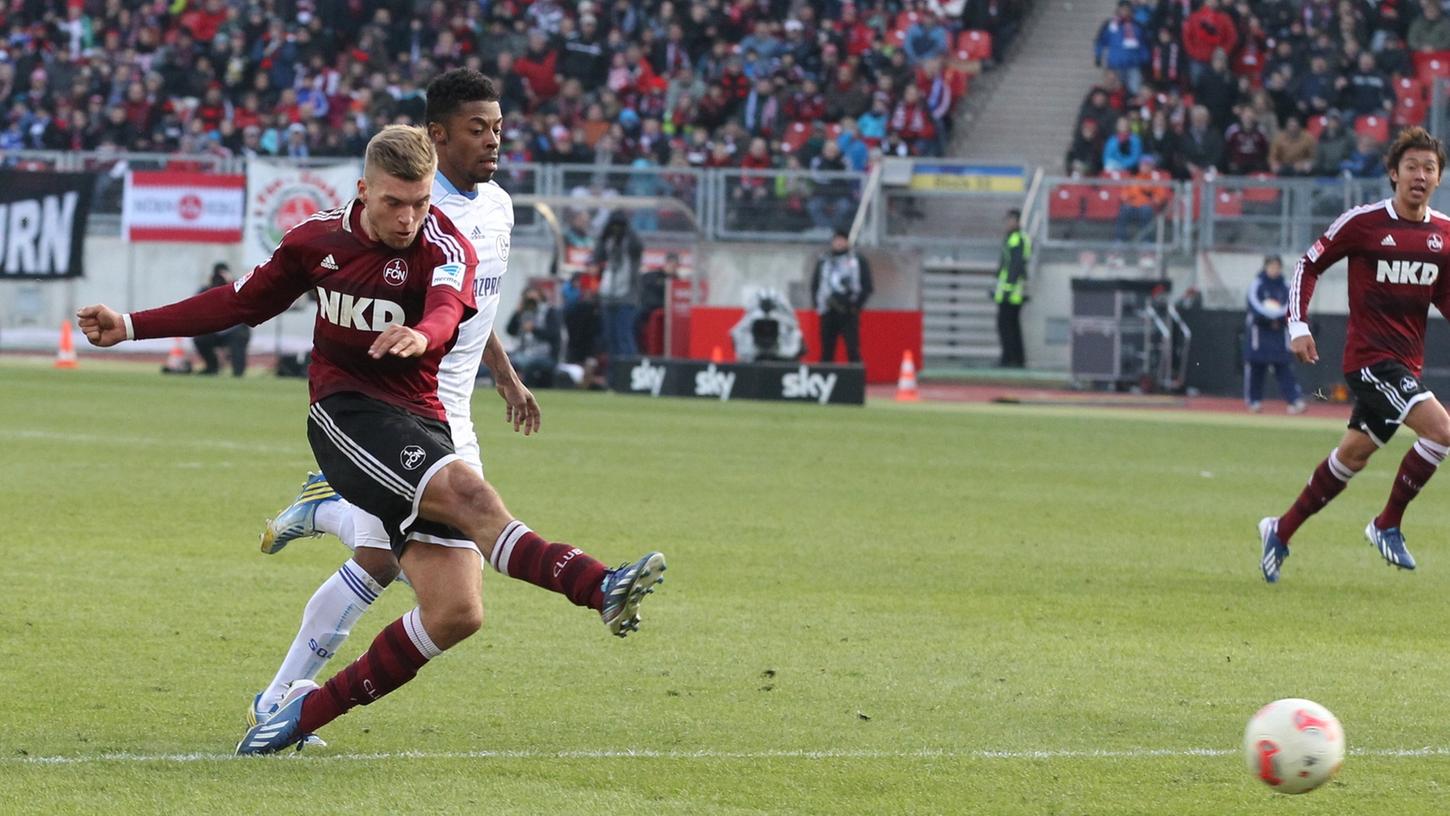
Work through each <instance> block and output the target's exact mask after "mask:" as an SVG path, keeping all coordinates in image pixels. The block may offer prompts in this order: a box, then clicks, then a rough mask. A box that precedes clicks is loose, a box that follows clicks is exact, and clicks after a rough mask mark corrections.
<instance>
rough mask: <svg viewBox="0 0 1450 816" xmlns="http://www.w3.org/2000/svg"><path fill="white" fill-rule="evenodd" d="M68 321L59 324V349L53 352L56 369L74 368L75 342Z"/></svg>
mask: <svg viewBox="0 0 1450 816" xmlns="http://www.w3.org/2000/svg"><path fill="white" fill-rule="evenodd" d="M71 332H72V328H71V324H70V321H69V320H67V321H65V322H64V323H61V324H60V347H59V348H57V349H56V351H55V367H56V368H75V367H76V341H75V336H74V335H73V334H72V333H71Z"/></svg>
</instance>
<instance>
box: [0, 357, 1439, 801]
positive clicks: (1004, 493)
mask: <svg viewBox="0 0 1450 816" xmlns="http://www.w3.org/2000/svg"><path fill="white" fill-rule="evenodd" d="M539 397H540V400H541V403H542V405H543V409H544V427H543V431H542V433H541V434H540V435H538V436H536V437H530V438H524V437H522V436H520V435H515V434H514V433H512V431H511V429H510V428H509V427H508V426H507V425H506V424H505V422H504V419H503V413H504V409H503V405H502V402H501V401H500V400H499V399H498V398H497V396H496V395H495V394H493V393H492V391H491V390H487V389H481V390H480V391H479V392H478V393H477V395H476V397H475V405H474V409H475V420H476V422H477V423H478V427H479V434H480V437H481V441H482V446H483V451H484V460H485V467H486V469H487V473H488V476H489V478H490V480H491V481H492V482H493V483H494V484H495V485H496V486H497V487H498V489H499V490H500V492H501V493H502V495H503V496H504V498H505V501H506V502H507V504H508V506H509V508H510V509H511V510H512V511H513V512H514V513H515V514H516V515H517V516H518V517H519V518H520V519H522V520H524V521H525V522H526V523H528V524H529V525H530V526H532V527H533V528H534V529H536V530H537V531H539V532H540V533H541V534H542V535H544V536H545V537H546V538H549V539H551V540H562V541H568V542H571V543H574V544H577V545H578V546H580V547H583V548H584V549H585V550H586V551H588V552H590V553H592V554H594V555H596V556H597V557H599V558H601V559H602V560H604V561H606V562H609V563H619V562H622V561H625V560H630V559H634V558H636V557H638V556H639V555H640V554H641V553H643V552H645V551H648V550H651V549H660V550H663V551H664V552H665V553H666V554H667V555H668V557H669V564H670V570H669V573H668V580H667V581H666V582H665V583H664V585H663V586H662V587H661V588H660V590H659V591H658V592H657V593H656V594H654V595H652V596H650V599H649V601H648V602H647V603H646V604H645V605H644V606H643V607H642V615H643V622H642V626H641V631H640V632H639V633H638V634H635V635H631V636H630V637H629V638H627V639H624V640H619V639H616V638H612V637H609V636H608V634H607V633H606V631H605V629H604V627H603V626H602V625H601V624H600V623H599V620H598V618H597V616H595V615H594V614H593V613H590V612H587V611H585V610H581V609H578V608H575V607H572V606H570V605H569V604H568V603H567V602H566V601H564V600H563V599H562V598H560V597H557V596H554V595H552V594H550V593H547V592H545V591H542V590H540V589H538V588H535V587H532V586H529V585H526V584H523V583H520V582H518V581H512V580H510V579H507V578H505V577H503V576H501V575H499V574H497V573H494V572H489V573H488V574H487V575H485V577H484V605H485V618H486V620H485V623H484V629H483V631H482V632H480V633H479V634H478V635H476V636H474V637H473V638H472V639H470V640H468V641H466V642H464V643H463V644H460V645H459V646H458V647H456V648H455V649H453V650H451V651H449V652H448V653H447V654H445V655H443V656H442V657H440V658H438V659H436V660H434V661H433V662H432V663H431V664H429V665H428V666H427V667H426V668H425V669H423V671H422V672H421V673H420V674H419V676H418V678H417V679H416V680H414V681H413V682H412V683H411V684H409V685H408V686H407V687H405V688H403V689H401V690H399V691H398V692H396V693H395V694H393V695H392V696H389V697H388V698H386V699H384V700H381V701H379V702H378V703H376V704H375V705H372V706H368V707H366V708H359V709H355V710H354V711H353V712H351V713H350V714H348V715H347V716H345V717H343V718H342V719H340V720H338V721H337V722H335V723H333V724H331V725H329V726H328V727H327V728H325V729H323V732H322V736H323V737H325V738H326V739H327V740H328V741H329V742H330V745H329V746H328V747H327V748H324V749H320V750H315V751H314V750H310V749H309V750H308V751H306V752H303V753H300V754H298V753H292V754H289V755H285V756H272V757H259V758H245V759H238V758H234V757H232V756H231V752H232V749H233V747H234V746H235V744H236V742H237V740H238V739H239V738H240V737H241V734H242V732H243V730H244V728H243V723H242V718H243V714H244V712H245V709H246V706H247V704H248V702H249V701H250V699H251V696H252V694H253V693H255V692H256V691H257V690H258V689H260V688H261V687H262V686H263V685H264V684H265V683H266V682H267V681H268V680H269V679H270V677H271V675H272V673H273V672H274V671H275V669H276V666H277V664H278V662H280V660H281V657H282V655H283V652H284V650H285V648H286V646H287V644H288V643H289V642H290V640H291V638H292V636H293V634H294V633H295V632H296V627H297V622H298V619H299V616H300V614H301V610H302V607H303V605H304V604H305V602H306V601H307V599H308V597H309V596H310V595H311V593H312V592H313V590H314V589H315V588H316V587H317V585H318V584H319V583H320V582H321V581H322V580H324V579H325V578H327V577H328V576H329V575H330V574H331V573H332V572H333V571H334V570H335V569H336V568H337V566H338V564H339V563H341V562H342V561H343V560H344V559H345V558H346V550H345V549H344V548H343V547H342V546H341V545H340V544H339V543H338V542H337V541H336V540H335V539H331V538H323V539H318V540H304V541H301V542H298V543H295V544H293V545H292V546H290V547H288V548H287V549H286V550H285V551H284V552H282V553H280V554H278V555H275V556H264V555H262V554H260V552H259V551H258V549H257V536H258V533H259V531H260V529H261V524H262V522H263V520H264V519H265V518H267V517H268V516H269V515H271V514H273V513H275V512H276V511H277V510H278V509H280V508H281V507H283V506H285V505H286V504H287V503H288V502H289V501H290V500H291V498H292V496H293V495H294V494H295V492H296V490H297V489H298V487H299V486H300V485H301V483H302V480H303V477H304V476H305V474H306V472H307V470H308V469H309V468H312V467H314V465H313V462H312V456H311V453H310V451H309V450H308V447H307V443H306V439H305V414H306V408H307V391H306V387H305V384H304V383H303V382H301V381H299V380H277V379H273V378H270V377H262V376H254V377H248V378H244V379H242V380H233V379H231V378H209V379H203V378H198V377H162V376H160V375H158V374H156V373H155V371H154V369H153V368H149V367H148V368H145V369H139V368H136V367H129V366H125V365H117V364H110V365H107V364H104V363H101V364H98V363H95V362H93V361H91V360H89V359H88V360H85V361H83V363H82V367H81V368H80V369H79V370H75V371H54V370H51V369H50V368H49V367H48V366H45V365H38V364H24V363H18V362H14V361H6V362H3V363H0V416H3V417H4V419H3V421H0V552H3V555H4V563H5V566H6V571H7V575H6V577H7V578H8V582H7V583H8V586H7V587H6V588H5V591H4V592H0V622H3V626H4V627H5V630H6V631H5V634H4V636H3V637H0V688H3V689H4V693H3V694H0V813H5V814H10V813H43V814H62V813H103V814H133V813H134V814H163V813H164V814H172V813H174V814H206V813H218V814H227V815H228V816H240V815H241V814H278V813H306V814H333V813H336V814H357V813H360V812H377V813H420V814H422V813H426V814H453V813H458V814H482V813H489V814H495V813H497V814H515V813H517V814H594V815H597V814H614V813H621V814H625V813H627V814H639V813H649V814H766V813H769V814H897V813H902V814H916V813H922V814H932V813H942V814H948V813H950V814H957V813H962V814H993V815H994V816H995V815H996V814H1114V815H1116V814H1175V815H1178V814H1205V816H1208V815H1212V816H1223V815H1224V814H1259V813H1264V814H1356V816H1372V815H1373V814H1396V816H1399V815H1400V814H1429V813H1444V812H1447V811H1450V787H1447V785H1450V734H1447V725H1450V714H1447V711H1450V682H1447V680H1450V661H1447V657H1446V655H1447V634H1446V628H1447V627H1446V617H1447V605H1446V598H1447V597H1450V556H1446V555H1445V536H1444V531H1445V530H1446V529H1447V524H1450V512H1447V504H1450V503H1447V499H1446V497H1447V496H1450V476H1441V477H1440V478H1441V479H1444V480H1445V481H1446V483H1445V484H1441V483H1439V481H1435V482H1431V483H1430V485H1429V486H1428V488H1427V489H1426V491H1425V493H1424V495H1423V496H1422V497H1421V498H1420V499H1419V500H1418V501H1417V502H1416V503H1415V504H1414V505H1413V506H1412V507H1411V508H1410V511H1409V513H1408V514H1407V516H1406V523H1405V532H1406V536H1407V538H1408V541H1409V544H1410V548H1411V550H1412V551H1413V552H1414V553H1415V555H1416V557H1417V558H1418V559H1419V562H1420V569H1419V570H1418V571H1416V572H1414V573H1406V572H1400V571H1397V570H1394V569H1390V568H1388V567H1386V566H1385V565H1384V563H1383V562H1382V561H1381V559H1380V558H1379V556H1378V555H1377V553H1375V552H1374V551H1373V550H1372V549H1371V547H1370V546H1369V545H1368V543H1367V542H1366V541H1365V540H1364V538H1363V535H1362V532H1361V531H1362V529H1363V527H1364V525H1365V522H1366V521H1367V520H1368V519H1369V518H1370V517H1371V516H1372V515H1374V514H1375V513H1376V512H1377V511H1378V510H1379V508H1380V506H1381V504H1382V503H1383V501H1384V498H1385V496H1386V494H1387V493H1388V490H1389V487H1390V483H1391V478H1392V476H1393V474H1394V469H1395V466H1396V463H1397V462H1398V460H1399V457H1400V456H1401V455H1402V454H1403V452H1404V451H1405V450H1406V449H1407V446H1408V442H1409V441H1410V440H1409V439H1408V438H1407V437H1408V434H1407V433H1406V434H1402V435H1401V437H1400V438H1397V439H1395V440H1394V442H1393V443H1392V444H1391V446H1390V447H1389V448H1388V449H1387V450H1386V451H1385V452H1383V453H1382V454H1380V455H1379V456H1378V457H1377V458H1376V460H1375V461H1374V462H1372V463H1371V465H1370V467H1369V468H1368V469H1367V470H1366V471H1365V472H1364V473H1362V474H1360V475H1359V476H1358V477H1357V478H1356V479H1355V480H1354V482H1353V483H1352V484H1351V485H1350V487H1349V489H1348V490H1347V491H1346V492H1345V493H1344V495H1343V496H1341V497H1340V499H1339V500H1337V501H1336V502H1334V503H1333V504H1332V505H1330V506H1329V507H1328V508H1327V509H1326V510H1325V511H1324V512H1322V513H1321V514H1319V515H1318V516H1316V517H1315V518H1313V519H1312V520H1310V522H1309V523H1308V524H1306V525H1305V527H1304V528H1303V530H1302V531H1301V532H1300V533H1299V535H1298V536H1297V538H1296V540H1295V542H1294V553H1293V556H1292V557H1291V558H1290V559H1289V560H1288V561H1287V562H1286V563H1285V567H1284V575H1283V579H1282V581H1281V583H1280V584H1278V585H1277V586H1268V585H1266V584H1265V583H1264V582H1263V580H1262V578H1261V577H1260V575H1259V571H1258V559H1259V552H1258V550H1259V544H1258V538H1257V534H1256V531H1255V524H1256V522H1257V521H1258V520H1259V518H1260V517H1262V516H1265V515H1272V514H1277V513H1279V512H1281V511H1282V510H1283V509H1284V508H1285V507H1287V506H1288V504H1289V502H1290V501H1291V500H1292V499H1293V497H1294V495H1295V494H1296V493H1297V492H1298V490H1299V489H1300V487H1301V486H1302V485H1303V484H1304V482H1305V480H1306V479H1307V478H1308V475H1309V473H1310V471H1311V470H1312V469H1313V467H1314V466H1315V465H1316V463H1317V462H1319V461H1320V460H1321V459H1322V458H1323V457H1324V456H1325V455H1326V454H1327V453H1328V452H1329V450H1330V448H1331V447H1333V445H1334V442H1335V440H1336V439H1337V437H1338V435H1339V433H1340V429H1341V428H1342V424H1343V423H1342V421H1332V420H1327V419H1308V418H1304V417H1298V418H1284V417H1269V416H1259V417H1249V416H1233V415H1223V414H1194V413H1185V412H1173V411H1150V410H1138V411H1128V410H1078V409H1066V408H1051V407H1012V406H989V405H976V406H971V405H939V404H924V405H917V406H900V405H896V404H892V403H885V404H883V403H873V404H870V405H868V406H867V407H865V408H864V409H861V408H822V407H817V406H800V405H785V404H768V403H755V404H749V403H724V404H722V403H718V402H713V401H688V400H650V399H647V398H641V397H633V396H623V395H613V394H586V393H563V392H548V391H545V392H541V393H540V394H539ZM412 605H413V599H412V594H411V592H410V590H409V589H408V588H407V587H406V586H404V585H402V584H397V585H394V586H393V587H392V588H390V589H389V590H388V591H387V592H386V593H385V594H384V595H383V597H382V598H381V599H380V600H379V601H378V603H377V604H375V607H374V609H373V610H372V611H370V612H369V613H368V615H367V616H366V617H364V618H363V619H362V621H361V622H360V623H359V624H358V626H357V627H356V628H355V630H354V633H353V637H352V638H351V639H350V640H349V641H348V642H347V643H346V644H345V645H344V647H343V648H342V650H341V652H340V655H339V658H338V659H336V660H334V661H333V663H332V664H331V665H329V666H328V668H327V669H325V670H324V678H325V677H326V676H328V675H330V674H331V673H332V672H333V671H336V670H337V669H339V668H341V667H342V666H343V665H345V664H344V661H347V660H352V659H353V658H355V657H356V656H357V655H358V654H360V653H361V652H362V651H363V650H364V649H366V648H367V646H368V644H369V642H370V641H371V640H372V637H373V635H374V634H375V633H376V632H377V631H378V630H379V629H381V628H382V627H383V626H384V625H386V624H387V623H388V622H390V621H392V620H394V619H396V618H397V617H398V616H400V615H402V614H403V613H404V612H406V611H407V610H408V609H409V608H410V607H411V606H412ZM320 679H322V678H320ZM1281 697H1307V698H1310V699H1313V700H1316V701H1318V702H1320V703H1322V704H1324V705H1326V706H1328V707H1329V708H1330V710H1332V711H1334V712H1335V713H1336V714H1337V715H1338V716H1339V718H1340V720H1341V722H1342V723H1343V725H1344V728H1345V731H1346V733H1347V736H1348V744H1349V748H1350V754H1349V757H1348V759H1347V760H1346V762H1345V765H1344V768H1343V771H1342V772H1341V773H1340V775H1339V776H1338V778H1337V779H1335V780H1334V781H1332V782H1331V783H1330V784H1328V785H1326V786H1325V787H1324V788H1322V789H1320V790H1318V791H1316V792H1314V793H1311V794H1308V795H1306V796H1299V797H1286V796H1282V795H1279V794H1275V793H1273V792H1272V791H1270V790H1269V789H1268V788H1266V787H1265V786H1263V785H1262V784H1261V783H1260V782H1258V781H1257V780H1256V779H1255V778H1253V776H1252V775H1251V774H1250V773H1249V772H1248V771H1247V769H1246V768H1245V765H1244V762H1243V759H1242V757H1241V756H1240V753H1239V748H1240V741H1241V739H1242V734H1243V728H1244V726H1245V724H1246V723H1247V721H1248V718H1249V717H1250V716H1251V715H1252V714H1253V713H1254V712H1255V711H1256V710H1257V709H1258V708H1259V707H1260V706H1261V705H1263V704H1264V703H1267V702H1269V701H1271V700H1274V699H1277V698H1281ZM1442 780H1443V782H1442Z"/></svg>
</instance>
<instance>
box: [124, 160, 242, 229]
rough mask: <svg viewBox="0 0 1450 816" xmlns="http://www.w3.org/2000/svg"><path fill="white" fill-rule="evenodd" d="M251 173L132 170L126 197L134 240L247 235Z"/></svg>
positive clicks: (126, 223) (126, 218) (126, 224)
mask: <svg viewBox="0 0 1450 816" xmlns="http://www.w3.org/2000/svg"><path fill="white" fill-rule="evenodd" d="M246 192H247V177H246V176H243V175H240V174H217V173H177V172H171V171H160V172H144V171H132V172H130V173H127V174H126V193H125V196H124V198H123V199H122V201H121V232H122V234H123V235H125V236H126V240H128V241H187V242H191V243H210V244H235V243H236V242H238V241H240V240H242V220H243V219H242V213H243V210H244V207H245V203H246Z"/></svg>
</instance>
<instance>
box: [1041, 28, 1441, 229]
mask: <svg viewBox="0 0 1450 816" xmlns="http://www.w3.org/2000/svg"><path fill="white" fill-rule="evenodd" d="M1094 53H1095V58H1096V62H1097V65H1098V66H1099V67H1102V68H1104V69H1107V70H1106V71H1105V77H1106V78H1105V79H1104V81H1103V82H1101V83H1099V84H1098V85H1097V86H1095V87H1094V88H1093V90H1092V91H1091V92H1089V93H1088V94H1087V95H1086V97H1085V98H1084V99H1083V102H1082V106H1081V109H1080V110H1079V114H1078V118H1077V122H1076V124H1075V125H1074V129H1073V135H1072V139H1071V142H1072V145H1071V147H1070V148H1069V150H1068V154H1067V158H1066V159H1065V164H1066V167H1065V170H1066V171H1067V172H1068V173H1070V174H1075V175H1078V176H1096V175H1099V174H1100V173H1101V172H1102V170H1101V168H1102V167H1103V166H1104V163H1105V162H1106V163H1107V165H1108V166H1112V164H1113V162H1112V159H1113V158H1114V157H1115V156H1120V155H1122V154H1123V153H1124V152H1125V151H1130V150H1131V148H1132V142H1133V141H1141V142H1142V143H1143V145H1144V146H1143V150H1144V152H1146V153H1151V154H1154V155H1155V158H1157V160H1158V166H1159V167H1161V168H1163V169H1164V170H1166V171H1168V172H1170V173H1171V174H1172V175H1173V177H1174V178H1177V179H1180V180H1187V179H1190V178H1192V179H1197V178H1200V177H1202V176H1203V175H1204V174H1205V173H1218V174H1227V175H1257V174H1265V173H1273V174H1274V175H1279V176H1303V175H1317V176H1337V175H1342V174H1350V175H1356V176H1358V175H1362V174H1364V173H1367V172H1373V171H1374V168H1370V167H1367V166H1366V162H1365V159H1364V157H1365V156H1366V155H1368V154H1369V153H1371V152H1372V150H1373V149H1374V148H1377V147H1379V146H1381V145H1383V144H1385V143H1386V142H1387V141H1389V139H1390V138H1391V137H1392V136H1393V135H1394V133H1395V132H1396V131H1397V130H1398V129H1399V128H1402V127H1406V126H1410V125H1416V124H1422V123H1424V121H1425V119H1426V114H1427V112H1428V109H1429V106H1430V98H1429V97H1430V94H1429V89H1430V88H1431V87H1432V86H1433V83H1434V80H1435V79H1436V78H1439V77H1450V18H1447V17H1446V15H1445V13H1444V12H1443V10H1442V9H1441V8H1440V6H1439V4H1438V3H1436V2H1428V3H1420V2H1414V0H1383V2H1373V3H1352V2H1338V3H1334V2H1326V1H1325V0H1294V2H1277V1H1276V0H1236V2H1222V0H1158V2H1156V3H1155V2H1153V0H1123V1H1122V2H1120V3H1119V4H1118V6H1117V9H1116V11H1115V12H1114V14H1113V16H1112V17H1110V18H1109V19H1107V20H1105V21H1104V22H1103V23H1102V25H1101V27H1100V28H1099V30H1098V32H1097V34H1096V37H1095V39H1094ZM1195 111H1203V112H1205V113H1197V114H1196V113H1195ZM1205 114H1206V119H1205ZM1119 117H1124V118H1126V120H1127V121H1128V128H1127V131H1126V132H1123V131H1121V130H1119V129H1117V128H1115V127H1114V126H1115V125H1116V123H1117V122H1118V119H1119ZM1291 119H1292V120H1293V122H1291V121H1290V120H1291ZM1331 120H1333V123H1332V124H1331ZM1085 121H1091V122H1092V123H1093V124H1091V125H1088V126H1086V127H1084V122H1085ZM1301 125H1302V128H1303V129H1302V131H1301V130H1300V126H1301ZM1286 130H1287V131H1289V133H1288V135H1284V133H1285V131H1286ZM1209 131H1211V132H1209ZM1326 131H1327V132H1328V134H1329V136H1328V137H1326V136H1325V133H1326ZM1326 138H1332V140H1333V143H1332V144H1330V143H1327V142H1326ZM1266 151H1267V156H1266ZM1267 189H1268V188H1264V190H1260V191H1257V192H1256V191H1254V190H1252V189H1248V190H1245V193H1244V196H1243V200H1242V201H1239V200H1229V199H1224V200H1221V201H1219V202H1217V204H1216V206H1217V207H1219V208H1220V209H1222V210H1235V209H1237V208H1238V207H1240V206H1241V205H1243V206H1250V207H1252V206H1254V205H1256V204H1260V205H1262V204H1264V203H1266V201H1267V199H1268V196H1269V193H1268V192H1266V190H1267ZM1071 199H1072V196H1071V195H1069V196H1067V197H1065V198H1063V200H1062V202H1061V203H1058V204H1057V206H1058V207H1062V208H1070V207H1071V206H1072V204H1071Z"/></svg>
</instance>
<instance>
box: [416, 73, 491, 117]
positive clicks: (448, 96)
mask: <svg viewBox="0 0 1450 816" xmlns="http://www.w3.org/2000/svg"><path fill="white" fill-rule="evenodd" d="M427 96H428V104H427V107H426V109H425V110H424V114H423V115H424V120H425V121H427V122H428V123H430V124H431V123H433V122H437V123H439V124H440V125H441V124H443V120H444V119H445V118H446V117H448V116H449V115H450V114H452V113H453V112H454V111H457V110H458V106H459V105H462V104H464V103H465V102H497V101H498V88H497V87H496V86H495V85H494V84H493V80H491V79H489V78H488V77H486V76H484V75H483V74H480V73H479V72H477V71H474V70H470V69H468V68H455V69H453V70H452V71H448V72H446V73H442V74H439V75H438V76H436V77H434V78H433V81H432V82H429V83H428V91H427Z"/></svg>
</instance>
